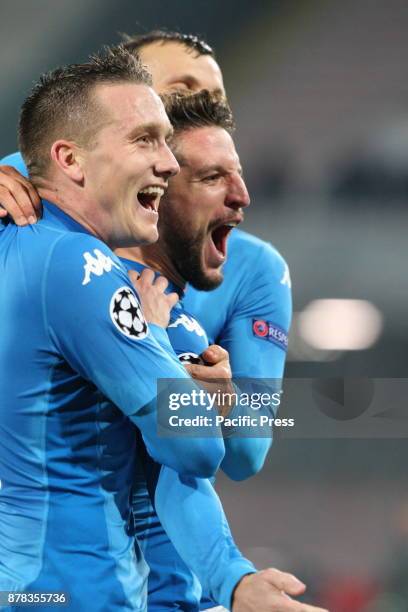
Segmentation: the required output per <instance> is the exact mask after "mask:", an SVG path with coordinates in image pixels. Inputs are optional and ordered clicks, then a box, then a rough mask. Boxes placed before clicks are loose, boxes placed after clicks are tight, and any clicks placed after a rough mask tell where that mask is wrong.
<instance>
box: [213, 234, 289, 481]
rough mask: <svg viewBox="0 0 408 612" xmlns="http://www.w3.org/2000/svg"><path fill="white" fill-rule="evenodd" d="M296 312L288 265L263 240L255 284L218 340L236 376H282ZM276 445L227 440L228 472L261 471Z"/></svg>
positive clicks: (244, 290) (234, 438)
mask: <svg viewBox="0 0 408 612" xmlns="http://www.w3.org/2000/svg"><path fill="white" fill-rule="evenodd" d="M291 316H292V299H291V283H290V276H289V269H288V266H287V264H286V262H285V260H284V259H283V258H282V257H281V256H280V255H279V254H278V252H277V251H276V250H275V249H273V248H272V247H271V246H270V245H268V244H266V243H263V244H262V245H260V247H259V252H258V257H257V260H256V265H255V267H254V270H253V275H252V277H251V282H250V283H249V284H248V285H245V286H243V287H242V288H241V291H240V294H239V299H238V301H237V303H236V305H235V307H234V311H233V312H232V313H231V316H230V317H229V320H228V321H227V324H226V326H225V327H224V328H223V330H222V332H221V335H220V337H219V338H218V339H217V342H218V343H219V344H221V346H223V347H224V348H225V349H226V350H227V351H228V353H229V356H230V363H231V369H232V372H233V375H234V378H240V377H241V378H250V379H267V380H269V381H270V380H271V379H274V380H276V381H279V380H280V379H281V378H282V376H283V371H284V366H285V359H286V350H287V341H288V332H289V327H290V322H291ZM254 382H256V381H254ZM259 382H260V383H262V381H259ZM265 384H266V387H269V384H268V383H265ZM278 386H279V385H278ZM271 444H272V437H271V438H267V437H263V438H248V437H239V436H231V437H229V438H226V439H225V449H226V454H225V458H224V461H223V463H222V465H221V467H222V469H223V471H224V472H225V473H226V474H227V475H228V476H229V477H230V478H232V479H234V480H243V479H245V478H248V477H250V476H252V475H253V474H256V473H257V472H258V471H259V470H260V469H261V468H262V466H263V464H264V461H265V458H266V455H267V453H268V450H269V448H270V446H271Z"/></svg>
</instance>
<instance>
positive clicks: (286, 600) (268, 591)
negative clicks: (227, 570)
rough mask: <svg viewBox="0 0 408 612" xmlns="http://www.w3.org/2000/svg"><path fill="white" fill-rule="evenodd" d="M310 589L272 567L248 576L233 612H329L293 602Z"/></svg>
mask: <svg viewBox="0 0 408 612" xmlns="http://www.w3.org/2000/svg"><path fill="white" fill-rule="evenodd" d="M305 590H306V586H305V585H304V584H303V582H300V580H298V579H297V578H295V576H292V574H287V573H286V572H280V571H279V570H277V569H273V568H269V569H266V570H263V571H261V572H257V573H256V574H248V575H247V576H244V577H243V578H242V579H241V580H240V582H239V583H238V586H236V587H235V591H234V594H233V597H232V612H327V610H324V609H323V608H316V607H315V606H310V605H308V604H304V603H300V602H299V601H294V600H293V599H291V597H290V595H293V596H295V597H296V596H299V595H302V594H303V593H304V592H305Z"/></svg>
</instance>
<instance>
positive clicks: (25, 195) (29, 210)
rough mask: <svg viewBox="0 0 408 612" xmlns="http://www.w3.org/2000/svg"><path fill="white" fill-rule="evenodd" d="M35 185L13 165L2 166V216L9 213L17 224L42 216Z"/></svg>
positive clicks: (32, 221) (23, 223)
mask: <svg viewBox="0 0 408 612" xmlns="http://www.w3.org/2000/svg"><path fill="white" fill-rule="evenodd" d="M41 212H42V209H41V199H40V196H39V195H38V193H37V190H36V189H35V187H34V186H33V185H32V183H30V181H29V180H28V179H26V178H25V177H24V176H23V175H22V174H20V173H19V172H17V170H16V169H15V168H13V167H12V166H0V218H1V217H5V216H6V215H7V214H9V215H10V217H11V218H12V219H13V221H14V223H16V224H17V225H27V224H28V223H35V222H36V221H37V219H38V218H39V217H40V216H41Z"/></svg>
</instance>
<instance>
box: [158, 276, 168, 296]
mask: <svg viewBox="0 0 408 612" xmlns="http://www.w3.org/2000/svg"><path fill="white" fill-rule="evenodd" d="M154 285H155V287H157V289H160V290H161V291H163V293H164V291H165V290H166V289H167V287H168V286H169V281H168V280H167V278H165V277H164V276H157V277H156V280H155V281H154Z"/></svg>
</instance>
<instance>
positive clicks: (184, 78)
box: [168, 74, 225, 96]
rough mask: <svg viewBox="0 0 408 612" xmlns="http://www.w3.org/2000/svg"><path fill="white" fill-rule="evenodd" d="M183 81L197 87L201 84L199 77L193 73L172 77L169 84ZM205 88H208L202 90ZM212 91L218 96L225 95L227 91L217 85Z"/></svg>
mask: <svg viewBox="0 0 408 612" xmlns="http://www.w3.org/2000/svg"><path fill="white" fill-rule="evenodd" d="M183 81H184V82H186V83H188V84H189V85H190V86H193V87H197V88H198V87H199V85H200V81H199V79H197V78H196V77H195V76H193V75H192V74H182V75H181V76H178V77H174V78H172V79H170V80H169V81H168V84H169V85H172V84H173V83H180V82H183ZM204 89H206V88H203V87H202V88H201V90H200V91H203V90H204ZM211 93H212V94H214V95H216V96H225V91H224V90H223V89H221V88H220V87H217V89H212V90H211Z"/></svg>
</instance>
